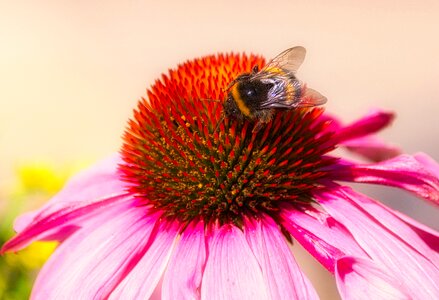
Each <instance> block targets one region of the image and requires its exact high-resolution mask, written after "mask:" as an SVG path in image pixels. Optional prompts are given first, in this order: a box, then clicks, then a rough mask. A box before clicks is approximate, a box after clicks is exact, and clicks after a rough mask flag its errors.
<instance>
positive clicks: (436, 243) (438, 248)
mask: <svg viewBox="0 0 439 300" xmlns="http://www.w3.org/2000/svg"><path fill="white" fill-rule="evenodd" d="M384 208H385V209H387V210H389V211H391V212H392V213H393V214H394V215H395V216H397V217H398V218H399V219H400V220H402V221H403V222H404V223H405V224H407V225H408V226H409V227H410V228H411V229H412V230H413V231H414V232H416V234H417V235H418V236H419V237H420V238H421V239H422V240H423V241H424V242H425V243H426V244H427V245H428V247H430V248H431V249H432V250H433V251H435V253H436V256H438V255H439V254H438V252H439V233H438V232H437V231H435V230H433V229H431V228H430V227H427V226H425V225H424V224H421V223H419V222H417V221H415V220H413V219H412V218H410V217H408V216H406V215H404V214H402V213H400V212H398V211H395V210H391V209H390V208H388V207H385V206H384Z"/></svg>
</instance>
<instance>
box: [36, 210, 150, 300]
mask: <svg viewBox="0 0 439 300" xmlns="http://www.w3.org/2000/svg"><path fill="white" fill-rule="evenodd" d="M146 215H147V211H146V210H145V209H143V208H139V207H137V208H132V209H130V210H125V211H124V212H121V213H120V215H119V216H118V217H116V218H114V219H113V220H109V221H107V222H106V223H103V224H101V225H100V226H99V227H97V228H95V229H94V230H93V229H91V228H88V227H87V228H83V229H81V230H79V231H77V232H76V233H75V234H73V235H72V236H71V237H70V238H68V239H67V240H65V241H64V242H63V243H62V244H61V245H60V247H59V248H58V249H57V250H56V251H55V253H54V254H53V255H52V256H51V257H50V259H49V261H48V262H47V263H46V264H45V265H44V267H43V269H42V270H41V272H40V274H39V276H38V278H37V280H36V283H35V285H34V289H33V291H32V298H33V299H64V298H65V297H66V296H69V297H70V296H71V297H73V296H74V297H75V298H76V299H102V298H106V297H108V295H109V294H110V292H111V291H112V290H113V289H114V288H115V286H116V285H117V284H118V283H119V282H120V281H121V280H122V279H123V278H124V277H125V276H126V274H128V273H129V272H130V270H131V269H132V268H133V267H134V266H135V265H136V264H137V262H138V261H139V260H140V259H141V257H142V256H143V255H144V253H145V252H146V250H147V248H148V240H149V236H150V233H151V231H152V230H153V228H154V223H155V221H156V220H155V218H154V217H150V218H148V217H146Z"/></svg>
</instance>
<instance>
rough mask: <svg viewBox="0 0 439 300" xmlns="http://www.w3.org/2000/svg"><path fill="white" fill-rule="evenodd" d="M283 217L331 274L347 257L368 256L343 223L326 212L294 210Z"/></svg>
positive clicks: (286, 212)
mask: <svg viewBox="0 0 439 300" xmlns="http://www.w3.org/2000/svg"><path fill="white" fill-rule="evenodd" d="M281 217H282V219H283V222H282V224H283V225H284V226H285V228H286V229H287V230H288V231H289V232H290V233H291V235H292V236H293V237H294V238H295V239H296V240H297V241H298V242H299V243H300V244H301V245H302V246H303V247H304V248H305V249H307V250H308V252H309V253H310V254H311V255H312V256H314V257H315V258H316V259H317V260H318V261H319V262H320V263H321V264H322V265H323V266H324V267H325V268H327V269H328V270H329V271H330V272H331V273H334V267H335V262H336V260H337V259H339V258H341V257H343V256H346V255H354V256H357V257H361V256H364V257H367V254H366V253H365V252H364V251H363V250H362V249H361V248H360V247H359V246H358V244H357V242H356V241H355V239H354V238H353V236H352V235H351V234H350V233H349V231H348V230H347V229H346V228H345V227H344V226H343V224H341V223H339V222H338V221H337V220H335V219H334V218H332V217H331V216H330V215H328V214H326V213H325V212H323V211H317V210H312V209H307V210H299V209H296V208H291V209H284V211H283V213H282V215H281Z"/></svg>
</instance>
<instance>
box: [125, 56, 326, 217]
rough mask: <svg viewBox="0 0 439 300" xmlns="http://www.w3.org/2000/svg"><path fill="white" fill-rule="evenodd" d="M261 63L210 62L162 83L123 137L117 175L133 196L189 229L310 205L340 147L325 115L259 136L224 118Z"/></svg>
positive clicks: (286, 120) (276, 121)
mask: <svg viewBox="0 0 439 300" xmlns="http://www.w3.org/2000/svg"><path fill="white" fill-rule="evenodd" d="M263 64H264V61H263V59H262V58H260V57H256V56H249V57H247V56H238V55H219V56H209V57H205V58H202V59H197V60H194V61H189V62H187V63H185V64H183V65H181V66H179V68H178V69H177V70H175V71H170V74H169V76H163V78H162V81H157V82H156V84H155V85H154V86H153V87H152V89H151V91H148V98H149V99H148V101H147V100H145V99H142V100H141V101H140V102H139V104H138V107H137V110H135V111H134V117H133V119H131V120H130V121H129V126H128V129H127V130H126V132H125V135H124V145H123V147H122V157H123V159H124V164H122V165H121V166H120V169H121V170H122V172H123V174H124V180H126V181H127V182H129V183H130V190H131V192H133V193H135V194H136V195H137V196H138V197H139V198H140V199H141V200H142V201H143V203H144V204H145V205H150V206H151V207H152V208H153V209H156V210H158V211H160V212H161V213H162V214H163V216H164V217H170V218H177V219H179V220H180V221H183V222H189V221H191V220H192V219H194V218H202V219H204V220H205V221H206V222H215V221H219V222H220V223H226V222H234V223H236V224H240V223H241V222H242V218H243V216H245V215H257V214H260V213H268V214H270V215H272V216H273V217H276V214H277V213H278V212H279V210H280V209H281V207H282V204H284V203H286V202H288V203H292V202H293V203H295V202H300V203H304V202H305V203H309V202H311V201H312V198H311V193H310V191H311V190H312V189H314V188H317V187H318V186H319V180H321V179H322V178H323V177H324V176H325V175H326V173H325V172H324V171H322V168H323V167H325V166H328V165H329V164H331V163H332V160H331V159H328V158H325V156H324V154H325V153H327V152H328V151H330V150H332V149H333V148H334V144H333V142H331V136H332V133H331V132H328V131H327V130H326V129H327V123H326V122H325V121H324V120H323V119H322V118H319V117H320V115H321V113H322V112H323V111H322V109H293V110H283V111H278V112H276V113H275V115H274V118H273V120H272V121H270V122H268V123H266V124H263V125H262V126H257V127H255V126H256V123H255V122H253V121H247V120H235V119H230V118H223V106H222V103H221V102H222V101H223V100H224V99H225V96H226V94H225V93H226V92H225V91H224V90H225V89H226V87H227V85H228V84H229V83H230V82H231V81H232V80H233V79H234V78H236V76H238V75H239V74H241V73H243V72H249V71H250V70H251V69H252V68H253V66H254V65H259V66H262V65H263ZM215 100H220V102H217V101H215ZM218 125H219V126H218ZM217 126H218V127H217Z"/></svg>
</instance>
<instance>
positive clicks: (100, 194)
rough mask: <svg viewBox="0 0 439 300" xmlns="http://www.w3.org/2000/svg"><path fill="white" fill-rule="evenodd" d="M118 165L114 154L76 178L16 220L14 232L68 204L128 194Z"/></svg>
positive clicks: (119, 160)
mask: <svg viewBox="0 0 439 300" xmlns="http://www.w3.org/2000/svg"><path fill="white" fill-rule="evenodd" d="M121 161H122V160H121V158H120V157H119V155H118V154H115V155H112V156H111V157H108V158H107V159H104V160H102V161H100V162H98V163H97V164H95V165H94V166H92V167H90V168H88V169H86V170H84V171H82V172H80V173H78V174H76V175H75V176H73V177H72V178H71V179H70V180H69V181H68V182H67V183H66V185H65V186H64V187H63V189H62V190H61V191H60V192H59V193H58V194H56V195H55V196H54V197H52V199H50V201H48V202H47V203H46V204H45V205H44V206H43V207H41V208H40V209H38V210H37V211H34V212H30V213H26V214H25V215H24V216H23V219H21V217H18V218H17V220H16V221H15V226H14V229H15V231H17V232H20V231H22V230H24V228H26V227H27V226H28V225H29V224H30V223H31V222H32V221H34V220H38V219H39V218H44V215H45V214H50V213H52V212H53V211H54V210H58V209H61V208H63V207H66V206H68V205H69V203H80V202H81V201H84V202H98V201H101V200H103V199H108V198H115V197H118V196H121V195H125V194H127V192H126V186H125V184H124V183H123V181H121V180H120V175H119V172H118V170H117V168H118V164H119V163H121ZM31 216H32V217H31Z"/></svg>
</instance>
